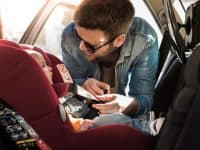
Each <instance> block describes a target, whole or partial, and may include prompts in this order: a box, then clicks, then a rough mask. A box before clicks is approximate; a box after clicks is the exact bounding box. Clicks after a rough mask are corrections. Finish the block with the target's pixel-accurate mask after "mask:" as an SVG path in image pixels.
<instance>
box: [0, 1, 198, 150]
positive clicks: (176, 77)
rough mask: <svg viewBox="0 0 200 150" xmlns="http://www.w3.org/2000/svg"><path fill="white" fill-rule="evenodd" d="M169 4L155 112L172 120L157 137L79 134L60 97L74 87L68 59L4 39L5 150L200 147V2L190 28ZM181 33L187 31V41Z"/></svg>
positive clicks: (0, 55)
mask: <svg viewBox="0 0 200 150" xmlns="http://www.w3.org/2000/svg"><path fill="white" fill-rule="evenodd" d="M164 3H165V4H164V6H165V15H166V20H167V29H166V31H165V32H164V34H163V39H162V41H161V45H160V49H159V51H160V58H159V68H158V73H157V82H156V84H155V95H154V104H153V107H152V111H153V112H155V116H156V118H157V117H165V118H166V119H165V122H164V125H163V126H162V128H161V132H160V133H159V134H158V135H157V136H155V137H153V138H152V137H151V136H149V135H145V134H144V133H142V132H140V131H138V130H136V129H134V128H131V127H129V126H127V125H119V124H116V125H109V126H104V127H99V128H95V129H90V130H87V131H84V132H79V133H77V132H75V131H74V129H73V127H72V125H71V122H70V121H69V118H68V116H67V115H66V114H65V111H64V108H63V106H62V104H60V102H59V97H62V96H63V95H64V93H66V92H68V90H69V87H70V84H67V83H64V82H63V80H62V77H61V76H60V74H59V71H58V70H57V68H56V65H57V64H62V61H61V60H60V59H59V58H57V57H56V56H54V55H53V54H50V53H47V52H44V51H43V50H42V49H41V48H39V47H37V46H33V45H26V44H19V43H16V42H13V41H9V40H3V39H0V68H1V69H0V74H1V78H0V83H1V84H0V149H2V150H4V149H5V150H6V149H31V150H32V149H42V148H40V147H38V144H37V142H38V139H42V140H43V141H44V142H45V143H47V145H48V146H50V147H51V148H52V149H55V150H59V149H73V150H82V149H87V150H90V149H91V150H92V149H95V150H103V149H104V150H110V149H115V150H120V149H122V147H123V149H124V150H129V149H130V150H131V149H139V150H188V149H196V147H199V146H200V143H199V142H198V139H199V138H200V135H199V129H198V127H199V126H200V115H199V114H200V113H199V111H198V106H200V101H199V94H200V91H199V87H200V86H199V81H200V80H199V73H200V72H199V67H200V66H199V64H200V59H199V58H200V52H199V50H200V46H199V42H200V36H199V35H198V32H199V31H200V28H199V24H200V20H199V19H198V18H199V11H200V1H197V2H196V3H194V4H192V5H190V6H189V7H188V9H187V10H186V16H185V18H186V19H185V23H184V24H180V23H178V22H177V20H176V18H175V14H174V10H173V6H172V2H171V0H166V1H165V2H164ZM180 29H184V30H185V32H186V35H185V37H184V38H183V36H182V35H181V33H180ZM25 49H33V50H35V51H37V52H39V53H41V54H42V55H43V56H44V57H45V60H46V61H47V64H48V65H50V66H51V67H52V68H53V73H54V76H53V81H54V84H53V86H52V85H51V84H50V83H49V82H48V81H47V79H46V78H45V75H44V74H43V72H42V70H41V68H40V67H39V66H38V65H37V64H36V63H35V62H34V60H33V58H31V56H29V55H28V54H27V53H26V52H24V50H25ZM22 66H23V67H22ZM30 66H31V68H30ZM5 73H6V74H5ZM16 79H17V80H16ZM19 87H20V88H19ZM38 104H39V105H38ZM30 106H31V107H30ZM44 108H45V109H44ZM27 122H28V123H27ZM28 124H30V125H31V126H29V125H28ZM17 127H18V128H19V130H18V129H17ZM16 133H17V134H16ZM124 141H126V142H124Z"/></svg>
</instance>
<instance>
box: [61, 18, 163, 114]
mask: <svg viewBox="0 0 200 150" xmlns="http://www.w3.org/2000/svg"><path fill="white" fill-rule="evenodd" d="M74 30H75V25H74V23H71V24H70V25H68V26H67V27H66V28H65V29H64V31H63V33H62V41H61V47H62V57H63V61H64V63H65V65H66V67H67V68H68V69H69V71H70V73H71V76H72V78H73V80H74V81H75V82H76V83H78V84H80V85H82V84H83V83H84V81H85V80H87V78H96V79H97V80H99V79H100V71H99V65H98V64H97V63H95V62H89V61H87V59H86V58H85V56H84V55H83V53H82V52H81V51H80V49H79V43H80V41H79V40H78V38H77V37H76V34H75V32H74ZM158 57H159V51H158V42H157V35H156V33H155V31H154V30H153V28H152V27H151V26H150V25H149V24H148V23H147V22H146V21H145V20H143V19H141V18H139V17H135V18H134V21H133V25H132V27H131V28H130V30H129V32H128V33H127V37H126V41H125V43H124V44H123V46H122V47H121V51H120V55H119V58H118V60H117V63H116V65H115V86H116V90H117V93H118V94H123V95H127V96H132V97H134V98H135V99H136V101H137V103H138V106H139V111H138V114H140V115H141V114H145V113H146V112H148V111H149V110H150V109H151V106H152V103H153V94H154V84H155V80H156V72H157V66H158Z"/></svg>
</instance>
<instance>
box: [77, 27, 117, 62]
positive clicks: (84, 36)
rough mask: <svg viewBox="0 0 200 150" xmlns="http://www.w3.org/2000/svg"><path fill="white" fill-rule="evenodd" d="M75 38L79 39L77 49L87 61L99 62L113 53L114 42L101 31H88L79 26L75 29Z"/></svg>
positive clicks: (113, 39)
mask: <svg viewBox="0 0 200 150" xmlns="http://www.w3.org/2000/svg"><path fill="white" fill-rule="evenodd" d="M76 34H77V37H78V38H79V39H80V45H79V48H80V50H81V51H82V52H83V54H84V55H85V57H86V58H87V59H88V60H89V61H95V60H97V59H99V60H101V59H103V58H104V57H106V56H108V55H109V54H111V53H113V52H114V51H115V49H116V48H115V47H114V44H113V43H114V41H115V39H116V37H113V38H111V39H109V38H108V36H107V35H106V34H105V33H104V32H103V31H101V30H99V29H95V30H90V29H86V28H83V27H80V26H77V27H76Z"/></svg>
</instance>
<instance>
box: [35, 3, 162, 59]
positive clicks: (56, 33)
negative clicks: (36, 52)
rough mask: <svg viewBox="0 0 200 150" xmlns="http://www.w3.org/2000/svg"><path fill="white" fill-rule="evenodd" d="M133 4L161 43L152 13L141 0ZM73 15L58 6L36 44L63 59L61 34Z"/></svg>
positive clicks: (137, 14) (68, 10)
mask: <svg viewBox="0 0 200 150" xmlns="http://www.w3.org/2000/svg"><path fill="white" fill-rule="evenodd" d="M131 2H132V3H133V5H134V7H135V9H136V16H140V17H142V18H144V19H145V20H147V21H148V22H149V23H150V24H151V25H152V26H153V27H154V29H155V30H156V32H157V35H158V39H159V43H160V41H161V39H162V34H161V31H160V29H159V26H158V24H157V23H156V21H155V19H154V18H153V15H152V14H151V11H150V10H149V9H148V7H147V6H146V5H145V3H144V2H143V1H141V0H131ZM77 3H78V2H77ZM141 8H142V9H141ZM73 13H74V9H72V8H68V7H67V5H63V6H62V5H58V6H57V7H56V8H55V9H54V11H53V12H52V13H51V15H50V17H49V18H48V20H47V22H46V23H45V25H44V27H43V29H42V31H41V32H40V34H39V36H38V38H37V40H36V43H35V44H36V45H38V46H39V47H41V48H43V49H44V50H48V52H50V53H53V54H55V55H56V56H58V57H59V58H61V47H60V42H61V33H62V31H63V29H64V27H65V26H67V25H68V24H69V23H70V22H72V19H73Z"/></svg>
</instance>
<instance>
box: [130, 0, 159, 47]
mask: <svg viewBox="0 0 200 150" xmlns="http://www.w3.org/2000/svg"><path fill="white" fill-rule="evenodd" d="M131 2H132V3H133V5H134V7H135V15H136V16H138V17H141V18H144V19H145V20H146V21H147V22H148V23H149V24H151V26H152V27H153V28H154V29H155V31H156V33H157V35H158V43H159V45H160V42H161V40H162V33H161V30H160V28H159V26H158V24H157V22H156V21H155V19H154V17H153V15H152V13H151V11H150V10H149V8H148V7H147V6H146V4H145V3H144V1H142V0H131ZM141 8H142V9H141Z"/></svg>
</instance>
